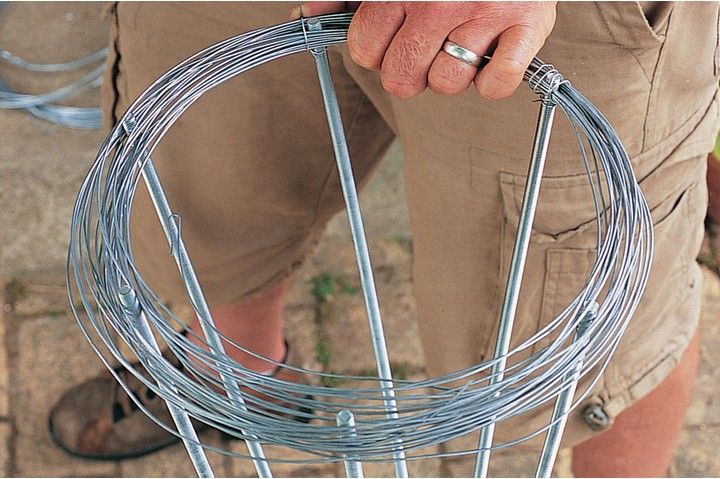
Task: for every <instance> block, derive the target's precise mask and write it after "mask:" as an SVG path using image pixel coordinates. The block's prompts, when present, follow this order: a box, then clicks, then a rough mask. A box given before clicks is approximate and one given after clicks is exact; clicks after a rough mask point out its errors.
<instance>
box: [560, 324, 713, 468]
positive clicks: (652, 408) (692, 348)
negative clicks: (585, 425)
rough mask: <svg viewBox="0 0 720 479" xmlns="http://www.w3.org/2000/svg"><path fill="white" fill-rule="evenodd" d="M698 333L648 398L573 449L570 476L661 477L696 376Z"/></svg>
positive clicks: (672, 453) (673, 452) (670, 460)
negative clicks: (571, 473) (610, 425)
mask: <svg viewBox="0 0 720 479" xmlns="http://www.w3.org/2000/svg"><path fill="white" fill-rule="evenodd" d="M699 344H700V335H699V332H698V333H695V336H694V337H693V339H692V341H691V342H690V345H689V346H688V348H687V350H686V351H685V353H684V354H683V356H682V358H681V359H680V362H679V363H678V365H677V366H676V367H675V369H674V370H673V371H672V372H671V373H670V375H669V376H668V377H667V378H666V379H665V380H664V381H663V382H662V383H660V385H659V386H658V387H656V388H655V389H654V390H653V391H652V392H651V393H650V394H648V395H647V396H645V397H644V398H642V399H641V400H640V401H638V402H637V403H635V404H633V405H632V406H630V407H629V408H628V409H626V410H625V411H623V412H622V413H620V414H619V415H618V417H617V418H616V420H615V424H614V425H613V427H612V428H610V429H609V430H608V431H607V432H605V433H603V434H601V435H599V436H596V437H594V438H592V439H589V440H588V441H585V442H583V443H582V444H579V445H577V446H575V447H574V448H573V460H572V469H573V474H574V475H575V477H664V476H665V475H666V474H667V472H668V469H669V467H670V463H671V462H672V459H673V456H674V454H675V448H676V447H677V443H678V439H679V436H680V431H681V430H682V426H683V422H684V419H685V412H686V410H687V408H688V406H689V405H690V398H691V395H692V391H693V385H694V383H695V376H696V375H697V370H698V362H699V352H700V349H699Z"/></svg>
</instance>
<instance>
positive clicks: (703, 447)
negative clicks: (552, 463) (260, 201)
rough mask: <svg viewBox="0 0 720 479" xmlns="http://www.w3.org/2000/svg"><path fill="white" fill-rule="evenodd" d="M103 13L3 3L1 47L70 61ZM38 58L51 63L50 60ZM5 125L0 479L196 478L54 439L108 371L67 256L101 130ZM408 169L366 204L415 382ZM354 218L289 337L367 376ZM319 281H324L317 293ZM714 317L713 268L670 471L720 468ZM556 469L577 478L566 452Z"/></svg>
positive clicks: (328, 364) (324, 359)
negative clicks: (87, 330)
mask: <svg viewBox="0 0 720 479" xmlns="http://www.w3.org/2000/svg"><path fill="white" fill-rule="evenodd" d="M102 8H103V5H102V4H83V5H80V4H74V3H53V4H50V5H47V6H46V5H42V6H39V5H38V4H15V5H12V6H11V7H8V8H6V9H5V10H0V47H4V48H10V47H12V48H14V49H15V51H16V52H18V53H23V54H25V55H26V56H28V58H29V59H32V60H36V61H43V59H44V58H52V59H53V60H54V61H58V60H59V59H70V58H73V57H74V56H77V55H76V53H77V52H87V51H92V50H93V49H94V48H99V47H100V46H102V45H103V43H104V34H103V28H104V24H103V23H102V22H101V21H100V20H99V12H100V10H101V9H102ZM10 20H13V21H15V22H16V24H19V25H40V26H42V27H43V28H42V31H43V33H44V36H43V42H42V45H40V44H38V45H35V44H34V43H33V42H35V40H36V39H35V38H34V37H33V36H32V35H30V36H27V35H24V34H23V32H22V31H19V30H18V29H17V28H15V29H12V28H10V27H9V25H11V22H10ZM81 32H82V34H80V33H81ZM68 39H69V40H68ZM27 52H30V53H33V52H35V53H36V54H37V55H36V56H34V57H33V56H32V55H31V54H28V53H27ZM43 52H45V53H46V54H48V55H50V57H43V56H42V53H43ZM0 75H1V76H2V77H3V78H8V79H9V81H10V82H13V81H14V82H18V81H20V79H21V77H19V76H18V75H17V72H14V71H11V70H8V69H6V68H0ZM53 81H60V80H59V79H57V78H55V79H54V80H53ZM42 86H47V85H40V84H31V85H30V88H31V89H35V90H38V89H39V88H41V87H42ZM38 91H39V90H38ZM96 95H97V93H91V94H88V95H87V96H85V97H83V98H81V99H80V101H81V102H85V103H84V104H93V103H96V102H97V96H96ZM0 132H2V136H3V141H1V142H0V182H1V183H0V206H1V207H0V245H2V246H1V247H0V296H1V297H0V305H1V306H2V307H1V308H0V476H3V477H11V476H17V477H46V476H47V477H49V476H61V477H90V476H92V477H185V476H192V475H193V469H192V466H191V464H190V461H189V459H188V458H187V455H186V453H185V451H184V449H183V448H182V447H181V446H179V445H178V446H173V447H170V448H168V449H166V450H164V451H161V452H159V453H156V454H153V455H151V456H148V457H146V458H141V459H135V460H126V461H118V462H96V461H87V460H82V459H75V458H71V457H69V456H67V455H66V454H64V453H63V452H61V451H60V450H58V449H57V448H56V447H54V446H53V445H52V444H51V442H50V439H49V435H48V432H47V426H46V421H47V419H46V418H47V413H48V410H49V408H50V407H51V405H52V403H53V402H54V400H55V398H57V397H58V395H59V394H60V393H61V392H62V391H63V390H64V389H65V388H67V387H68V386H69V385H70V384H73V383H75V382H77V381H81V380H83V379H86V378H88V377H90V376H93V375H94V374H96V373H97V372H98V371H99V369H100V367H101V366H100V363H99V361H98V359H97V358H96V356H95V354H94V353H93V352H92V350H91V348H90V346H89V344H88V343H87V342H86V340H85V339H84V337H83V336H82V334H81V332H80V330H79V328H78V327H77V325H76V323H75V321H74V319H73V318H72V316H71V314H69V312H68V303H67V297H66V293H65V286H64V256H65V250H66V244H67V229H68V224H69V217H70V210H71V206H72V201H73V199H74V195H75V193H76V191H77V189H78V187H79V184H80V181H81V179H82V177H83V175H84V173H85V171H86V169H87V166H88V165H89V163H90V161H91V160H92V158H93V157H94V153H95V151H96V150H97V148H98V146H99V144H100V142H101V141H102V138H103V135H102V134H101V133H99V132H93V131H75V130H68V129H64V128H58V127H54V126H52V125H48V124H46V123H44V122H42V121H40V120H36V119H33V118H31V117H30V116H28V115H26V114H24V113H22V112H8V111H0ZM401 165H402V163H401V152H400V150H399V148H398V147H397V146H396V147H394V148H393V149H392V150H391V152H390V154H389V155H388V157H387V158H386V160H385V161H384V163H383V165H382V167H381V169H380V171H379V172H378V174H377V175H376V177H375V178H374V179H373V181H372V182H371V184H370V185H369V186H368V188H367V189H366V190H365V191H364V192H363V194H362V198H361V200H362V204H363V207H364V212H365V216H366V221H367V222H368V224H367V229H368V235H369V241H370V248H371V253H372V256H373V263H374V267H375V271H376V276H377V280H378V290H379V291H378V292H379V297H380V302H381V305H382V308H383V313H384V317H385V321H386V329H387V336H388V343H389V344H390V345H392V347H391V359H392V362H393V364H394V366H395V368H396V370H398V371H401V374H403V375H407V377H412V378H414V377H419V376H421V375H422V374H423V362H422V355H421V353H420V345H419V342H418V339H417V335H416V334H415V331H416V325H415V319H414V318H415V310H414V301H413V297H412V291H411V277H412V271H411V266H410V264H411V258H412V242H411V241H410V237H409V233H408V230H409V228H408V220H407V212H406V211H405V209H404V202H403V200H402V198H403V189H402V175H401V167H402V166H401ZM346 221H347V220H346V217H345V215H344V214H340V215H338V217H336V218H335V219H334V220H333V221H332V222H331V224H330V226H329V227H328V230H327V232H326V233H325V235H324V236H323V238H322V240H321V242H320V244H319V246H318V248H317V250H316V253H315V255H314V256H313V257H312V258H310V259H309V260H308V261H307V263H306V264H305V265H304V266H303V268H301V269H300V271H299V272H298V274H297V275H296V277H295V280H294V283H293V286H292V290H291V292H290V301H289V304H288V305H287V308H286V319H287V336H288V339H289V340H290V341H291V342H292V343H293V344H294V345H295V347H297V348H298V349H299V350H300V352H301V353H302V354H303V356H304V357H305V358H307V360H308V364H307V366H308V367H310V368H313V369H320V368H323V369H325V370H329V371H337V372H343V373H362V372H364V371H368V370H371V369H372V368H373V360H372V354H371V352H370V344H369V341H368V339H367V338H368V335H367V326H366V323H365V318H364V312H363V306H362V300H361V298H360V297H359V295H358V294H357V293H356V292H354V287H355V286H356V285H357V281H358V280H357V275H356V272H355V265H354V259H353V252H352V245H351V244H350V241H349V235H348V231H347V227H346ZM318 284H320V285H322V286H324V292H323V293H322V294H321V295H319V293H318V290H317V288H316V287H317V285H318ZM313 288H316V289H315V292H313ZM320 296H321V297H322V301H320V299H319V298H320ZM719 313H720V280H718V278H717V276H716V275H715V274H714V273H712V272H711V271H710V270H709V269H707V268H706V269H705V307H704V310H703V317H702V328H703V343H702V349H701V355H702V358H701V370H700V375H699V379H698V383H697V387H696V393H695V397H694V400H693V403H692V405H691V407H690V411H689V413H688V416H687V419H686V427H685V430H684V431H683V434H682V438H681V444H680V449H679V451H678V453H677V456H676V459H675V461H674V464H673V466H672V469H671V474H672V475H674V476H678V477H680V476H692V477H712V476H720V459H719V458H718V455H717V449H718V445H719V444H720V400H718V397H717V393H718V384H720V368H718V367H717V364H720V321H718V314H719ZM319 342H323V343H324V344H323V346H322V347H323V351H324V353H323V354H317V350H318V343H319ZM348 344H352V347H348ZM201 437H202V439H203V441H204V442H205V443H207V444H209V445H212V446H216V447H220V448H224V449H230V450H232V451H233V452H235V453H238V454H242V453H243V452H244V445H243V444H242V443H240V442H237V441H231V440H229V439H227V438H226V437H224V436H221V435H220V434H218V433H216V432H207V433H203V434H202V436H201ZM274 452H277V453H278V454H288V452H287V451H274ZM209 456H210V461H211V463H212V465H213V467H214V470H215V473H216V475H218V476H233V477H245V476H253V475H254V473H253V470H252V467H251V465H250V464H249V463H248V462H247V461H244V460H239V459H236V458H232V457H228V456H221V455H219V454H216V453H210V454H209ZM534 464H535V457H534V456H533V457H530V456H528V455H527V454H511V455H508V456H507V457H504V458H499V459H498V460H497V462H494V463H493V471H492V473H493V475H494V476H528V475H531V474H532V473H533V472H534V471H533V467H534ZM273 469H274V472H275V474H276V475H277V476H280V477H281V476H287V477H326V476H328V477H331V476H340V475H344V472H343V470H342V467H341V466H340V465H320V466H317V465H304V466H291V465H279V466H276V467H274V468H273ZM365 472H366V475H368V476H390V475H392V469H391V467H390V466H388V465H387V464H382V465H371V464H367V465H366V466H365ZM411 472H412V474H413V475H414V476H428V477H432V476H434V475H437V474H438V463H437V460H427V461H424V462H421V463H415V464H413V465H412V466H411ZM555 474H556V475H559V476H563V477H567V476H569V475H570V472H569V460H568V458H567V451H564V452H563V459H562V460H561V461H559V464H558V466H557V468H556V470H555Z"/></svg>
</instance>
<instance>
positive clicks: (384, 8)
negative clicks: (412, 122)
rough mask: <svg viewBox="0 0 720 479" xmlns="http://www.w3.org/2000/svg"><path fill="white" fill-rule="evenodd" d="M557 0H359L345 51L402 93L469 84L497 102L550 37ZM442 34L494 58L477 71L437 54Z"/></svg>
mask: <svg viewBox="0 0 720 479" xmlns="http://www.w3.org/2000/svg"><path fill="white" fill-rule="evenodd" d="M351 3H356V2H306V3H304V4H303V6H302V14H303V15H304V16H314V15H321V14H325V13H332V12H338V11H344V10H346V9H347V8H349V7H350V6H349V5H348V4H351ZM555 3H556V2H363V3H362V4H360V6H359V8H358V9H357V13H355V17H354V18H353V21H352V23H351V24H350V30H349V31H348V42H347V45H348V50H349V51H350V55H351V56H352V58H353V60H355V62H357V63H358V64H359V65H360V66H363V67H365V68H368V69H371V70H379V71H380V78H381V80H382V85H383V87H384V88H385V90H387V91H388V92H389V93H392V94H393V95H396V96H399V97H401V98H409V97H412V96H415V95H417V94H419V93H421V92H422V91H423V90H425V88H426V87H428V88H430V89H431V90H432V91H434V92H436V93H439V94H444V95H450V94H454V93H460V92H462V91H464V90H465V89H466V88H467V87H469V86H470V83H472V82H474V83H475V87H476V88H477V90H478V92H480V94H481V95H482V96H484V97H485V98H488V99H492V100H499V99H501V98H506V97H508V96H510V95H511V94H512V93H513V92H514V91H515V89H516V88H517V87H518V86H519V85H520V83H521V82H522V78H523V73H524V72H525V69H526V68H527V67H528V65H529V64H530V61H531V60H532V58H533V57H534V56H535V54H536V53H537V52H538V50H540V47H542V45H543V43H544V42H545V38H547V36H548V35H549V34H550V31H551V30H552V28H553V25H554V23H555ZM294 13H295V16H299V14H300V13H301V12H300V11H299V10H296V11H295V12H294ZM446 39H447V40H450V41H451V42H454V43H456V44H458V45H460V46H462V47H464V48H466V49H468V50H470V51H472V52H475V53H476V54H477V55H479V56H483V55H484V54H486V53H488V54H491V55H492V60H491V61H490V62H489V63H487V65H485V66H483V67H482V68H481V69H480V71H479V72H478V69H477V68H476V67H473V66H471V65H468V64H466V63H463V62H461V61H459V60H457V59H456V58H454V57H452V56H450V55H448V54H447V53H445V52H444V51H442V47H443V43H444V42H445V40H446Z"/></svg>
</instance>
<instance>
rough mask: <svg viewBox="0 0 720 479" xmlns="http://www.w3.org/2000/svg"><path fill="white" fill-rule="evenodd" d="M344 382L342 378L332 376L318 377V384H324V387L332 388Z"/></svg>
mask: <svg viewBox="0 0 720 479" xmlns="http://www.w3.org/2000/svg"><path fill="white" fill-rule="evenodd" d="M344 382H345V379H344V378H338V377H334V376H321V377H320V384H322V385H323V386H325V387H326V388H334V387H337V386H340V385H341V384H343V383H344Z"/></svg>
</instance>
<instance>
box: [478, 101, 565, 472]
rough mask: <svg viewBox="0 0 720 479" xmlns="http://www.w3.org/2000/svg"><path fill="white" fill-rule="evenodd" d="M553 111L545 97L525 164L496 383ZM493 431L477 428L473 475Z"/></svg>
mask: <svg viewBox="0 0 720 479" xmlns="http://www.w3.org/2000/svg"><path fill="white" fill-rule="evenodd" d="M554 115H555V103H554V102H553V101H552V100H550V99H549V98H547V97H545V98H543V99H542V101H541V103H540V114H539V117H538V126H537V130H536V132H535V143H534V145H533V152H532V157H531V158H530V166H529V168H528V177H527V183H526V184H525V192H524V195H523V202H522V207H521V208H520V219H519V221H518V233H517V237H516V238H515V246H514V249H513V255H512V258H511V260H510V269H509V271H508V279H507V286H506V288H505V297H504V299H503V306H502V312H501V314H500V324H499V327H498V334H497V340H496V342H495V355H494V358H495V359H496V360H497V361H496V362H495V363H494V364H493V367H492V372H491V374H492V376H491V377H490V382H489V384H490V385H492V384H496V383H498V382H500V381H502V380H503V378H504V377H505V366H506V364H507V353H508V350H509V349H510V336H511V335H512V328H513V323H514V321H515V313H516V311H517V303H518V297H519V295H520V285H521V284H522V277H523V272H524V269H525V260H526V259H527V251H528V246H529V244H530V234H531V232H532V225H533V220H534V219H535V208H536V206H537V200H538V194H539V193H540V182H541V180H542V173H543V168H544V166H545V158H546V156H547V148H548V143H549V141H550V132H551V130H552V122H553V117H554ZM494 434H495V423H494V422H493V423H491V424H488V425H487V426H485V427H483V428H482V429H481V431H480V442H479V444H478V454H477V461H476V463H475V473H474V477H487V472H488V466H489V465H490V448H491V447H492V441H493V435H494Z"/></svg>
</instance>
